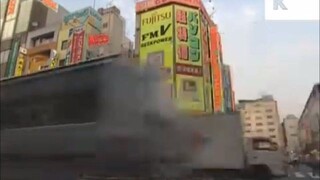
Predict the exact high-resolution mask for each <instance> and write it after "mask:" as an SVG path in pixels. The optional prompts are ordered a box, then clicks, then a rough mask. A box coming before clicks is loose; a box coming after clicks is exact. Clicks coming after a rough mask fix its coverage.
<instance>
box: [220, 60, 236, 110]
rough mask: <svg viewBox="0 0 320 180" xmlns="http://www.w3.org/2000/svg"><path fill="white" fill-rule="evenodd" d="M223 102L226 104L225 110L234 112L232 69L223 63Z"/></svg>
mask: <svg viewBox="0 0 320 180" xmlns="http://www.w3.org/2000/svg"><path fill="white" fill-rule="evenodd" d="M222 72H223V76H222V77H223V80H222V82H223V92H224V93H223V100H224V101H223V102H224V103H223V104H224V111H225V112H233V111H234V105H233V102H234V100H233V98H234V97H233V94H234V92H233V85H232V80H231V70H230V66H229V65H223V71H222Z"/></svg>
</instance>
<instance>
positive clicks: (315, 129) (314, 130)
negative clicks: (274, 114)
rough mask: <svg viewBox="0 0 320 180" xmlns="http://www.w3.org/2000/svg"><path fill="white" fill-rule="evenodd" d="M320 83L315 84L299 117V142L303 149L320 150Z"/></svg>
mask: <svg viewBox="0 0 320 180" xmlns="http://www.w3.org/2000/svg"><path fill="white" fill-rule="evenodd" d="M319 104H320V83H317V84H315V85H314V86H313V88H312V91H311V93H310V95H309V98H308V100H307V102H306V104H305V106H304V109H303V112H302V114H301V116H300V118H299V142H300V148H301V151H303V152H305V153H309V152H310V151H312V150H314V149H317V150H320V144H319V139H320V134H319V129H320V125H319V124H320V105H319Z"/></svg>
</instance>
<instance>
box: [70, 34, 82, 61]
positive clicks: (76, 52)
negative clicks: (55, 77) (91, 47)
mask: <svg viewBox="0 0 320 180" xmlns="http://www.w3.org/2000/svg"><path fill="white" fill-rule="evenodd" d="M83 43H84V30H83V29H78V30H77V31H75V32H73V39H72V46H71V49H72V50H71V64H76V63H79V62H81V60H82V54H83Z"/></svg>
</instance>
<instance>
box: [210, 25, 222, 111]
mask: <svg viewBox="0 0 320 180" xmlns="http://www.w3.org/2000/svg"><path fill="white" fill-rule="evenodd" d="M210 41H211V43H210V44H211V47H210V48H211V53H210V55H211V67H212V71H213V73H212V76H213V77H212V79H213V96H214V97H213V107H214V112H221V111H222V79H221V68H220V64H219V62H218V61H219V60H218V58H219V50H218V31H217V27H216V26H213V27H211V28H210Z"/></svg>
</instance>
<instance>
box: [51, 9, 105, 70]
mask: <svg viewBox="0 0 320 180" xmlns="http://www.w3.org/2000/svg"><path fill="white" fill-rule="evenodd" d="M101 27H102V17H101V15H100V14H99V13H98V12H97V11H96V10H94V9H93V8H92V7H86V8H83V9H80V10H77V11H75V12H72V13H70V14H68V15H67V16H65V17H64V20H63V23H62V25H61V29H60V31H59V37H58V43H57V54H58V64H60V65H61V66H63V65H71V64H76V63H81V62H83V61H86V60H89V59H92V58H95V57H98V55H99V49H98V48H97V47H96V46H90V45H89V37H90V36H91V35H99V34H100V33H101Z"/></svg>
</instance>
